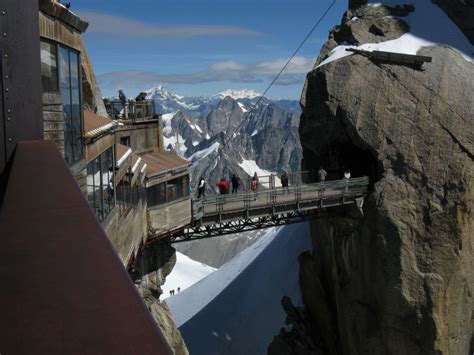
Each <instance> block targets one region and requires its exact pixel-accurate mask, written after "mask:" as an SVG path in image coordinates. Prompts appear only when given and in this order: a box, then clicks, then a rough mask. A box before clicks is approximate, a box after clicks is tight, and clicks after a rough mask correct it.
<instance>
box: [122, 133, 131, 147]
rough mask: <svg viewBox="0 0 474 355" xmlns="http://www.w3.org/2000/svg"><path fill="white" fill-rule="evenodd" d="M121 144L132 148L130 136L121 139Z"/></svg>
mask: <svg viewBox="0 0 474 355" xmlns="http://www.w3.org/2000/svg"><path fill="white" fill-rule="evenodd" d="M120 144H123V145H126V146H127V147H130V136H124V137H120Z"/></svg>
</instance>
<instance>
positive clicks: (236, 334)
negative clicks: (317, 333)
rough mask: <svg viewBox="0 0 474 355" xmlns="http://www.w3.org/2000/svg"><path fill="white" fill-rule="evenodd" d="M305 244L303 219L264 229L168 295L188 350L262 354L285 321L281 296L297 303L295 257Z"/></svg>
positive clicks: (306, 235) (307, 243) (307, 245)
mask: <svg viewBox="0 0 474 355" xmlns="http://www.w3.org/2000/svg"><path fill="white" fill-rule="evenodd" d="M310 249H311V238H310V236H309V228H308V225H307V224H306V223H301V224H295V225H289V226H285V227H279V228H275V229H270V230H269V232H268V233H266V234H265V235H264V236H262V237H260V239H259V240H258V241H256V242H255V243H254V244H253V245H251V246H250V247H249V248H247V249H245V250H244V251H242V252H241V253H240V254H238V255H237V256H236V257H235V258H233V259H232V260H230V261H229V262H228V263H226V264H224V265H223V266H222V267H221V268H220V269H219V270H217V271H215V272H213V273H212V274H210V275H209V276H207V277H206V278H204V279H202V280H201V281H199V282H198V283H196V284H195V285H193V286H192V287H189V288H188V289H186V290H185V291H182V292H180V293H179V294H176V295H175V296H174V297H170V298H168V299H167V300H166V303H167V304H168V306H169V307H170V310H171V313H172V315H173V318H174V320H175V322H176V323H177V325H178V327H179V329H180V331H181V333H182V334H183V337H184V340H185V342H186V345H187V347H188V349H189V352H190V353H191V354H193V355H200V354H203V355H204V354H206V355H207V354H266V349H267V347H268V345H269V344H270V342H271V341H272V339H273V337H274V336H275V335H277V334H278V331H279V329H280V328H281V327H283V326H284V324H285V318H286V316H285V314H284V311H283V308H282V307H281V304H280V301H281V298H282V297H283V296H285V295H286V296H289V297H291V299H292V301H293V303H294V304H295V305H301V293H300V289H299V281H298V274H299V264H298V256H299V255H300V254H301V253H302V252H304V251H306V250H310Z"/></svg>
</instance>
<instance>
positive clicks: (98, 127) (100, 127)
mask: <svg viewBox="0 0 474 355" xmlns="http://www.w3.org/2000/svg"><path fill="white" fill-rule="evenodd" d="M115 126H117V122H115V121H114V120H111V119H110V118H107V117H102V116H99V115H96V114H95V113H93V112H90V111H84V137H85V138H95V137H98V136H100V135H102V134H104V133H106V132H108V131H110V130H112V129H113V128H114V127H115Z"/></svg>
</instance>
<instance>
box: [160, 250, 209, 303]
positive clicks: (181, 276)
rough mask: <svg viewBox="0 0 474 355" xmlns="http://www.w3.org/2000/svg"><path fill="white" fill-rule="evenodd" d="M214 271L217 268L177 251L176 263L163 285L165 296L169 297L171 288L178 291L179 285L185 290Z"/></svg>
mask: <svg viewBox="0 0 474 355" xmlns="http://www.w3.org/2000/svg"><path fill="white" fill-rule="evenodd" d="M214 271H216V269H215V268H213V267H211V266H208V265H206V264H203V263H200V262H198V261H195V260H193V259H191V258H188V257H187V256H186V255H184V254H181V253H180V252H178V251H177V252H176V265H175V266H174V268H173V271H171V274H169V275H168V276H167V277H166V281H165V284H164V285H163V286H161V289H162V290H163V296H164V297H168V296H169V294H170V290H175V292H178V287H179V288H180V289H181V291H184V290H185V289H187V288H188V287H190V286H192V285H194V284H195V283H196V282H198V281H199V280H201V279H203V278H204V277H206V276H207V275H209V274H212V273H213V272H214ZM175 294H176V293H175ZM165 299H166V298H165Z"/></svg>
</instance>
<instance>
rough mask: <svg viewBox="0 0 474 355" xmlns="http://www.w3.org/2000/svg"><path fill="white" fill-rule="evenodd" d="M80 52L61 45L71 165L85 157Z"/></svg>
mask: <svg viewBox="0 0 474 355" xmlns="http://www.w3.org/2000/svg"><path fill="white" fill-rule="evenodd" d="M79 65H80V63H79V53H77V52H75V51H73V50H71V49H68V48H66V47H63V46H59V78H60V89H61V97H62V101H63V109H64V153H65V158H66V162H67V163H68V164H69V165H71V164H74V163H75V162H77V161H79V160H81V159H82V158H83V154H84V152H83V146H82V109H81V96H80V93H79V90H80V76H79V71H80V70H79Z"/></svg>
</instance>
